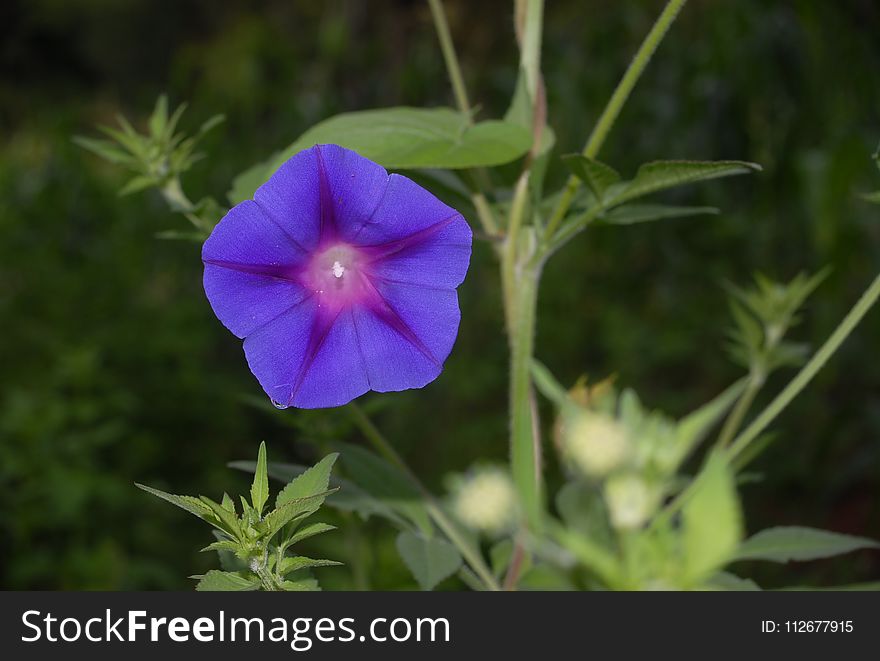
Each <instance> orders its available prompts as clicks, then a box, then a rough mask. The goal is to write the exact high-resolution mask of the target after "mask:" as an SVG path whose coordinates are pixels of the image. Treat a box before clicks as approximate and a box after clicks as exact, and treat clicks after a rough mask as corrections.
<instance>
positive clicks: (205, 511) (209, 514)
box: [135, 482, 219, 526]
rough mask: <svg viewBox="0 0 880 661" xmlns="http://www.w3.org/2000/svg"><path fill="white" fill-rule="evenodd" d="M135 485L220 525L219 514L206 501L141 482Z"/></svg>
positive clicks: (204, 519) (211, 522)
mask: <svg viewBox="0 0 880 661" xmlns="http://www.w3.org/2000/svg"><path fill="white" fill-rule="evenodd" d="M135 486H136V487H137V488H138V489H142V490H143V491H146V492H147V493H149V494H152V495H154V496H156V497H157V498H161V499H162V500H164V501H165V502H168V503H171V504H172V505H175V506H177V507H179V508H180V509H182V510H186V511H187V512H189V513H190V514H193V515H195V516H197V517H199V518H200V519H202V521H207V522H208V523H210V524H211V525H215V526H216V525H218V523H219V521H218V520H217V516H216V515H215V514H214V512H213V510H212V509H211V508H210V507H208V506H207V505H206V504H205V503H203V502H202V501H201V500H199V499H198V498H195V497H193V496H177V495H175V494H171V493H166V492H164V491H161V490H159V489H154V488H153V487H148V486H146V485H144V484H139V483H137V482H135Z"/></svg>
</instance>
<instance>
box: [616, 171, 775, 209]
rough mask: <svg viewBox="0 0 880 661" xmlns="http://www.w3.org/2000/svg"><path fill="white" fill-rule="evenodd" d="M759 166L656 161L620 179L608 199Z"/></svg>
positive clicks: (640, 194) (629, 197) (622, 199)
mask: <svg viewBox="0 0 880 661" xmlns="http://www.w3.org/2000/svg"><path fill="white" fill-rule="evenodd" d="M760 169H761V166H760V165H757V164H756V163H748V162H746V161H654V162H652V163H646V164H645V165H643V166H642V167H640V168H639V169H638V171H637V172H636V176H635V177H634V178H633V179H631V180H630V181H625V182H621V183H620V184H617V185H616V186H615V187H614V189H613V190H609V191H608V192H607V196H606V203H607V204H608V206H616V205H619V204H622V203H623V202H627V201H629V200H634V199H636V198H639V197H643V196H645V195H650V194H651V193H656V192H658V191H661V190H665V189H668V188H675V187H677V186H683V185H685V184H691V183H694V182H697V181H706V180H708V179H717V178H719V177H729V176H732V175H737V174H747V173H749V172H756V171H759V170H760Z"/></svg>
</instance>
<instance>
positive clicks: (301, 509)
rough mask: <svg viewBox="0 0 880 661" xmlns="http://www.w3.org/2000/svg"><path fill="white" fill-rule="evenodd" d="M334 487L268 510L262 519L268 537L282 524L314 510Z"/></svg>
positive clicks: (275, 532) (284, 524)
mask: <svg viewBox="0 0 880 661" xmlns="http://www.w3.org/2000/svg"><path fill="white" fill-rule="evenodd" d="M334 491H336V490H335V489H329V490H327V491H324V492H323V493H318V494H315V495H313V496H308V497H306V498H297V499H295V500H290V501H287V502H286V503H284V504H283V505H281V506H280V507H277V508H275V509H274V510H272V511H271V512H269V513H268V514H267V515H266V516H265V517H264V518H263V521H262V525H263V529H264V530H265V531H266V535H267V538H268V539H271V538H272V537H273V536H274V535H276V534H277V533H278V531H279V530H281V529H282V528H283V527H284V526H286V525H287V524H288V523H290V522H291V521H293V520H295V519H302V518H305V517H306V516H308V515H309V514H312V513H313V512H315V511H316V510H317V509H318V508H319V507H321V504H322V503H323V502H324V500H325V499H326V498H327V496H329V495H330V494H331V493H333V492H334Z"/></svg>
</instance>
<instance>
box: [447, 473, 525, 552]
mask: <svg viewBox="0 0 880 661" xmlns="http://www.w3.org/2000/svg"><path fill="white" fill-rule="evenodd" d="M454 507H455V513H456V515H457V516H458V518H459V519H460V520H461V521H462V523H464V524H465V525H467V526H468V527H470V528H473V529H474V530H479V531H481V532H485V533H488V534H490V535H494V534H498V533H502V532H504V531H505V530H507V529H508V528H510V527H511V526H512V524H513V523H514V521H515V519H516V509H517V507H516V492H515V491H514V488H513V483H512V482H511V480H510V477H509V476H508V475H507V473H505V472H504V471H502V470H500V469H497V468H484V469H480V470H478V471H477V472H475V473H474V474H473V475H471V476H470V477H466V478H465V479H464V480H463V481H462V483H461V484H460V485H459V486H458V490H457V493H456V496H455V505H454Z"/></svg>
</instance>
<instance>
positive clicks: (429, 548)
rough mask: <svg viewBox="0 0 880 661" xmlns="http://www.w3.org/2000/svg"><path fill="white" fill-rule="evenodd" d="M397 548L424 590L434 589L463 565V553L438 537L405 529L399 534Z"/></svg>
mask: <svg viewBox="0 0 880 661" xmlns="http://www.w3.org/2000/svg"><path fill="white" fill-rule="evenodd" d="M397 550H398V551H399V552H400V556H401V557H402V558H403V561H404V562H405V563H406V566H407V567H409V570H410V571H411V572H412V574H413V576H415V578H416V580H417V581H418V582H419V585H420V586H421V588H422V589H423V590H433V589H434V587H435V586H436V585H437V584H438V583H439V582H440V581H442V580H443V579H445V578H448V577H449V576H452V575H453V574H454V573H455V572H457V571H458V570H459V568H460V567H461V562H462V560H461V554H460V553H459V552H458V551H457V550H456V549H455V547H454V546H453V545H452V544H450V543H449V542H446V541H444V540H442V539H439V538H437V537H425V536H424V535H422V534H421V533H411V532H408V531H404V532H401V533H400V534H399V535H398V536H397Z"/></svg>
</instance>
